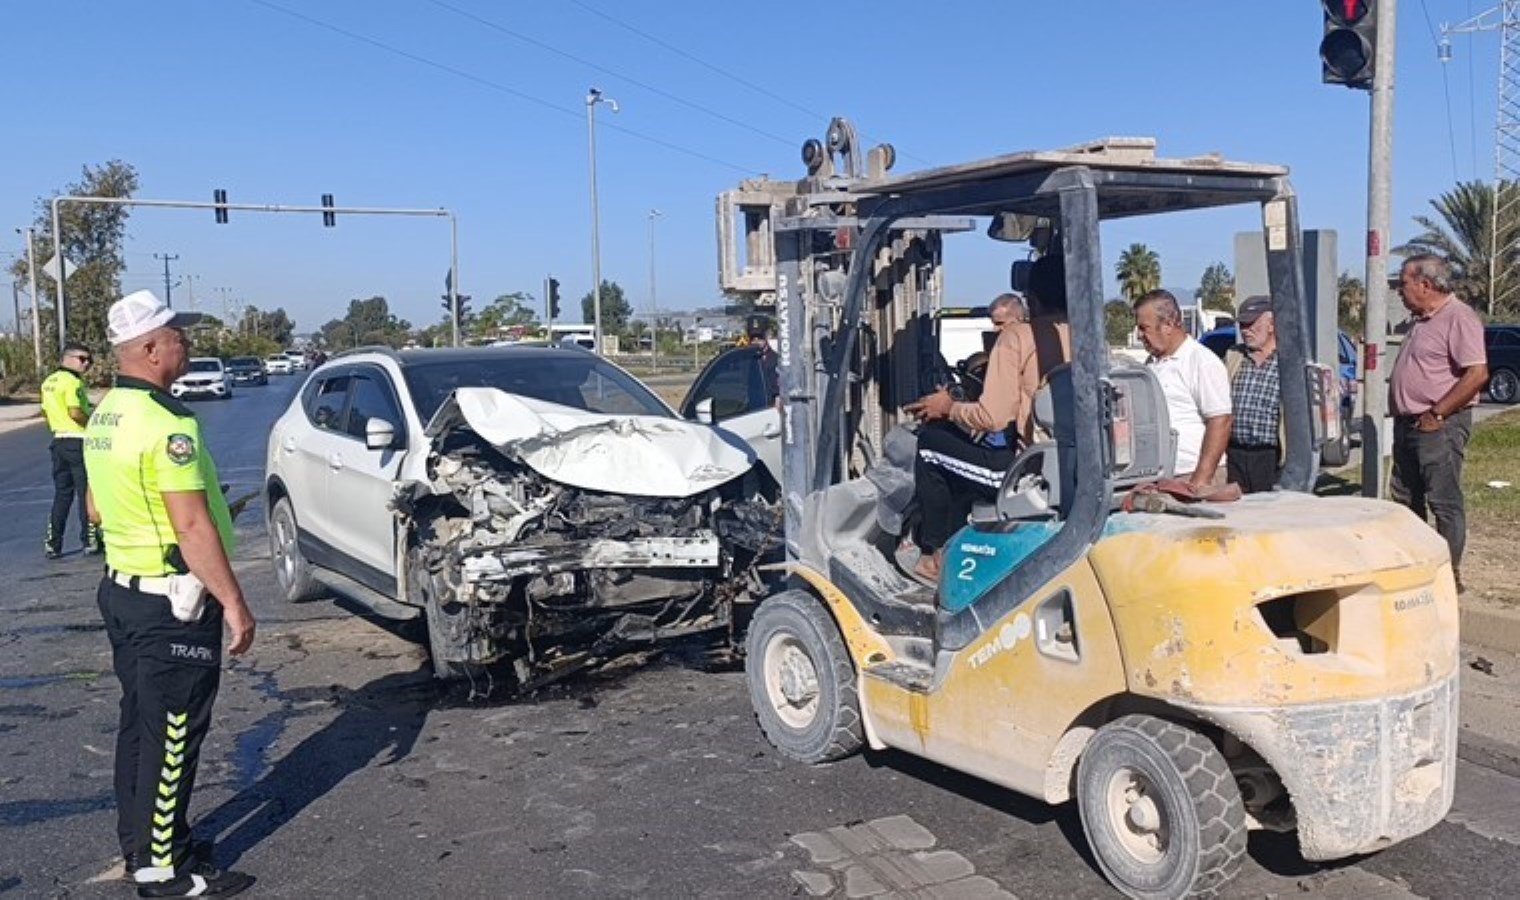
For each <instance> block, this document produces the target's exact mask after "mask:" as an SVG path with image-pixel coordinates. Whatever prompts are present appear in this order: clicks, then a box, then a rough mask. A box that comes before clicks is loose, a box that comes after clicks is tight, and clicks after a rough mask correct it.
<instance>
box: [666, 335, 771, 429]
mask: <svg viewBox="0 0 1520 900" xmlns="http://www.w3.org/2000/svg"><path fill="white" fill-rule="evenodd" d="M764 393H765V388H764V384H763V381H762V377H761V374H760V362H759V357H758V356H756V354H754V353H751V352H748V351H745V350H733V351H729V352H728V353H725V354H723V355H722V356H720V357H718V358H717V359H715V360H713V362H712V363H711V364H710V365H709V366H708V367H707V371H706V372H703V373H702V377H701V378H700V379H698V381H697V383H696V385H695V386H694V387H693V388H692V390H691V394H690V396H688V397H687V398H686V404H685V406H684V408H683V409H682V411H681V412H682V415H684V416H686V417H687V418H691V417H692V416H694V415H696V410H697V404H698V403H700V402H701V401H703V400H708V399H711V400H712V411H713V420H714V421H721V420H723V419H731V418H733V417H734V416H742V415H744V414H745V413H747V412H753V411H754V410H757V409H760V408H762V407H763V406H765V405H766V402H767V401H766V399H765V398H764V396H763V395H764Z"/></svg>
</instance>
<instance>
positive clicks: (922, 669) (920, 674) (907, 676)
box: [865, 660, 934, 694]
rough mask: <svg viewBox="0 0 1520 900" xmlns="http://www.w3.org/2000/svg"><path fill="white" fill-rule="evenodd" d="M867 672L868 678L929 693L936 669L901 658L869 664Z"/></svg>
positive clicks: (916, 691) (913, 690)
mask: <svg viewBox="0 0 1520 900" xmlns="http://www.w3.org/2000/svg"><path fill="white" fill-rule="evenodd" d="M865 674H866V677H867V678H875V679H878V680H880V681H885V682H887V683H889V684H895V685H897V686H898V687H900V688H902V689H904V690H907V691H912V692H913V693H915V694H927V693H928V692H929V687H930V686H931V685H932V684H933V683H934V670H933V669H932V668H930V667H929V666H919V665H914V664H913V663H909V662H903V661H901V660H894V661H892V662H884V663H877V664H876V665H874V666H867V667H866V670H865Z"/></svg>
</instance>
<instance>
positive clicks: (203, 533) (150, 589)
mask: <svg viewBox="0 0 1520 900" xmlns="http://www.w3.org/2000/svg"><path fill="white" fill-rule="evenodd" d="M199 319H200V315H199V314H186V313H176V312H175V311H174V310H172V309H170V308H169V307H168V306H166V305H164V303H163V301H161V300H159V299H158V297H156V296H154V295H153V293H152V292H151V291H138V292H136V293H134V294H128V295H127V296H125V297H123V298H122V299H120V300H118V301H116V302H115V303H113V304H111V309H110V310H109V312H108V313H107V336H108V337H109V338H110V341H111V347H112V350H113V351H114V352H115V354H116V361H117V367H118V371H119V372H120V374H119V375H118V376H117V378H116V386H115V387H114V388H112V389H111V392H110V393H109V394H106V396H105V398H104V399H102V400H101V401H100V406H99V407H98V408H96V410H95V412H94V413H93V414H92V415H91V416H90V420H89V425H88V426H86V428H85V436H84V464H85V468H86V469H87V470H88V472H89V483H90V494H89V498H90V507H91V511H92V515H93V516H94V517H96V518H98V519H99V522H100V525H101V528H102V531H103V532H104V535H105V545H106V573H105V577H104V578H102V579H101V581H100V589H99V591H98V592H97V594H96V602H97V603H98V605H99V606H100V614H101V617H102V618H103V619H104V620H105V626H106V636H107V637H108V638H109V639H110V642H111V662H112V667H113V668H114V669H115V671H116V677H117V678H118V679H119V680H120V681H121V689H122V697H121V720H120V724H119V726H118V731H117V735H116V816H117V826H116V828H117V839H118V840H119V841H120V843H121V851H122V855H123V857H124V859H125V860H126V868H127V873H128V875H129V876H130V877H131V878H132V880H133V881H134V882H136V884H137V894H138V896H140V897H212V896H228V895H231V894H235V893H238V892H239V891H242V890H243V889H245V888H247V887H248V886H249V885H250V884H251V883H252V881H253V879H252V878H250V877H249V876H247V875H243V874H241V873H238V872H222V871H219V870H217V869H216V868H215V867H214V866H213V865H212V863H211V860H210V850H209V848H208V846H207V845H205V844H203V843H202V844H193V843H192V841H191V839H190V826H189V807H190V792H191V790H192V789H193V788H194V787H195V773H196V767H197V763H198V762H199V759H200V751H201V744H202V742H203V741H204V740H205V737H206V732H207V730H208V729H209V728H210V725H211V706H212V703H213V702H214V701H215V700H216V693H217V687H218V685H219V684H220V681H221V673H222V670H221V666H222V630H223V627H224V626H225V628H226V631H227V635H228V640H227V652H228V653H229V654H232V655H234V656H236V655H238V654H241V653H243V652H244V651H246V650H247V649H248V647H249V645H250V644H252V643H253V632H254V622H253V614H252V613H250V612H249V610H248V604H247V603H246V602H245V601H244V599H243V590H242V588H241V587H240V586H239V585H238V581H237V576H235V575H234V574H233V572H232V564H231V563H230V562H229V557H230V556H231V554H232V549H233V531H232V516H231V514H230V513H229V512H228V509H227V500H226V498H224V497H223V496H222V491H221V489H220V488H219V482H218V480H217V473H216V464H215V463H214V462H212V460H211V454H210V452H209V451H208V450H207V449H206V442H205V439H204V437H203V436H202V434H201V429H200V423H199V422H197V421H196V419H195V414H194V413H193V412H191V411H190V409H189V407H187V406H185V405H184V404H183V403H181V402H179V401H178V400H176V399H174V398H173V397H171V396H170V395H169V393H168V388H169V385H170V384H172V383H173V382H174V379H176V378H178V377H179V376H181V375H183V374H184V373H185V370H186V367H187V366H188V364H189V346H188V341H187V339H186V337H185V332H184V329H185V328H187V327H188V326H190V325H193V324H195V323H196V322H197V321H198V320H199Z"/></svg>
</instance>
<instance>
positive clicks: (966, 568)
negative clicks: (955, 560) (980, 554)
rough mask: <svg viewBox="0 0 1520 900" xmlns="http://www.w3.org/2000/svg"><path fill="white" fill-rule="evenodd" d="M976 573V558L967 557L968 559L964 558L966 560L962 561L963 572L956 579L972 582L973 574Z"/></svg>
mask: <svg viewBox="0 0 1520 900" xmlns="http://www.w3.org/2000/svg"><path fill="white" fill-rule="evenodd" d="M975 571H976V557H974V556H968V557H966V558H964V559H962V560H961V570H960V573H959V574H957V575H956V576H955V577H956V578H959V579H960V580H961V581H970V580H971V577H972V573H974V572H975Z"/></svg>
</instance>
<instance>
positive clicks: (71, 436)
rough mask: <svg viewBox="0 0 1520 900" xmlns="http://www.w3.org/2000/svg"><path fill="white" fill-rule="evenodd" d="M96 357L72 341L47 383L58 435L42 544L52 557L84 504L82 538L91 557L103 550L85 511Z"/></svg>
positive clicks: (47, 414)
mask: <svg viewBox="0 0 1520 900" xmlns="http://www.w3.org/2000/svg"><path fill="white" fill-rule="evenodd" d="M92 361H93V358H92V356H91V354H90V348H89V347H86V346H85V345H84V344H80V343H75V342H73V341H70V342H69V343H67V344H65V345H64V347H63V355H62V357H61V358H60V359H59V360H58V370H57V371H55V372H54V373H53V374H51V375H49V376H48V377H47V378H44V379H43V380H42V415H43V417H44V418H45V419H47V426H48V430H49V431H51V432H53V443H52V447H51V448H50V449H51V452H52V456H53V510H52V513H51V514H50V515H49V516H48V526H47V535H46V536H45V537H44V538H43V540H42V549H43V552H44V553H45V554H46V555H47V558H48V559H57V558H59V557H60V556H62V555H63V532H64V530H65V529H66V527H67V526H68V520H69V507H70V506H73V505H74V504H75V503H76V501H77V503H78V505H79V539H80V540H81V541H82V542H83V543H84V552H85V553H87V554H93V553H99V552H100V549H101V548H100V535H99V534H98V533H97V532H96V530H95V526H93V525H91V524H90V520H89V517H88V516H87V515H86V513H85V502H84V495H85V485H86V481H85V471H84V426H85V423H87V422H88V421H89V418H90V397H89V393H88V391H87V389H86V387H85V383H84V373H85V372H88V371H89V370H90V363H91V362H92Z"/></svg>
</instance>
